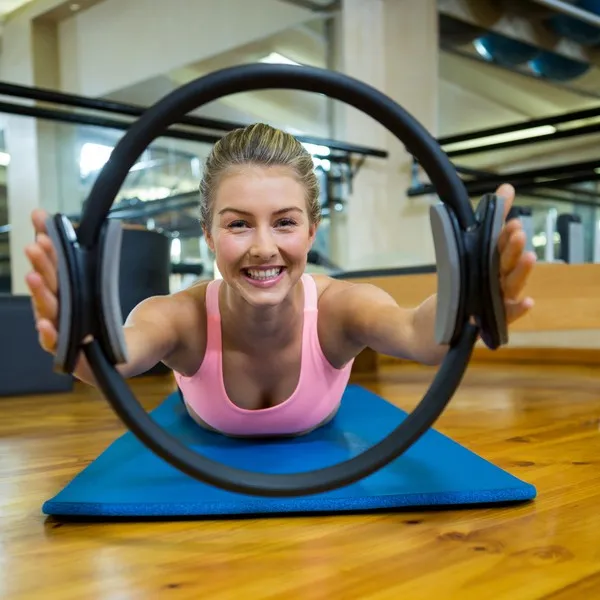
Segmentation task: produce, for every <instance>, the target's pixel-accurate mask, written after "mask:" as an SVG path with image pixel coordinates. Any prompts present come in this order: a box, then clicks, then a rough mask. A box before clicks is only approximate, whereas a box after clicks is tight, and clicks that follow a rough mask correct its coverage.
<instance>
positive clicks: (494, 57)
mask: <svg viewBox="0 0 600 600" xmlns="http://www.w3.org/2000/svg"><path fill="white" fill-rule="evenodd" d="M473 44H474V45H475V49H476V50H477V52H478V53H479V54H480V55H481V56H483V58H485V59H486V60H488V61H490V62H494V63H497V64H499V65H502V66H504V67H517V66H519V65H524V64H526V63H528V62H529V61H531V60H533V59H534V58H535V57H536V56H537V55H538V54H539V52H540V50H539V48H536V47H535V46H532V45H531V44H527V43H525V42H521V41H518V40H513V39H511V38H508V37H506V36H504V35H501V34H499V33H495V32H489V33H487V34H486V35H484V36H481V37H479V38H477V39H476V40H475V41H474V42H473Z"/></svg>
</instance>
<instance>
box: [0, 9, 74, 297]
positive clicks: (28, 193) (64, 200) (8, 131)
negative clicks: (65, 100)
mask: <svg viewBox="0 0 600 600" xmlns="http://www.w3.org/2000/svg"><path fill="white" fill-rule="evenodd" d="M2 48H3V57H2V79H3V80H5V81H10V82H12V83H18V84H22V85H27V86H39V87H44V88H50V89H52V88H54V89H57V88H59V87H60V86H59V83H60V81H59V69H58V39H57V28H56V25H55V24H54V23H51V22H44V21H39V20H36V21H34V20H31V19H30V18H27V17H25V16H24V17H22V18H20V17H16V18H14V19H12V20H10V21H8V22H7V23H6V24H5V26H4V33H3V40H2ZM19 102H21V100H19ZM30 104H34V103H33V102H30ZM5 123H6V125H5V140H6V150H7V152H8V154H9V155H10V164H9V166H8V169H7V201H8V219H9V223H10V224H11V232H10V245H9V248H10V261H11V279H12V293H13V294H28V293H29V290H28V288H27V286H26V284H25V275H26V273H27V272H28V271H29V270H30V268H31V267H30V265H29V262H28V260H27V258H26V256H25V254H24V248H25V246H26V245H27V244H29V243H31V241H32V240H33V239H34V232H33V227H32V225H31V219H30V215H31V211H32V210H33V209H34V208H38V207H42V208H44V209H46V210H48V211H49V212H56V211H62V212H72V211H77V210H78V209H79V207H80V205H81V199H80V198H79V195H78V194H79V188H78V176H79V174H78V163H77V156H76V149H75V145H74V139H75V131H76V127H75V126H73V125H68V124H62V123H55V122H50V121H44V120H41V119H36V118H32V117H22V116H11V115H8V116H7V117H6V119H5Z"/></svg>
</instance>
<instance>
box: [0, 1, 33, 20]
mask: <svg viewBox="0 0 600 600" xmlns="http://www.w3.org/2000/svg"><path fill="white" fill-rule="evenodd" d="M32 2H35V0H0V21H3V20H4V19H6V17H7V16H8V15H9V14H10V13H12V12H14V11H15V10H17V9H18V8H21V7H22V6H25V4H31V3H32Z"/></svg>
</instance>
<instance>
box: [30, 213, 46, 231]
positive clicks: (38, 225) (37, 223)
mask: <svg viewBox="0 0 600 600" xmlns="http://www.w3.org/2000/svg"><path fill="white" fill-rule="evenodd" d="M47 218H48V213H47V212H46V211H45V210H43V209H41V208H35V209H34V210H32V211H31V222H32V223H33V228H34V229H35V232H36V234H38V233H48V232H47V230H46V219H47Z"/></svg>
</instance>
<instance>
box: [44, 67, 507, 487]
mask: <svg viewBox="0 0 600 600" xmlns="http://www.w3.org/2000/svg"><path fill="white" fill-rule="evenodd" d="M265 89H292V90H300V91H310V92H313V93H321V94H324V95H326V96H329V97H330V98H332V99H337V100H340V101H342V102H345V103H347V104H349V105H351V106H353V107H355V108H357V109H358V110H361V111H362V112H364V113H365V114H367V115H369V116H371V117H372V118H373V119H375V120H376V121H377V122H379V123H380V124H381V125H383V126H384V127H386V128H387V129H388V130H389V131H390V132H391V133H392V134H393V135H395V136H396V137H397V138H398V140H399V141H400V142H401V143H403V144H404V145H405V146H406V148H407V149H408V151H409V152H410V153H411V154H412V155H413V156H414V157H415V159H416V160H417V161H418V162H419V164H420V165H421V166H422V167H423V169H424V170H425V172H426V173H427V174H428V175H429V177H430V180H431V182H432V184H433V185H434V187H435V189H436V190H437V192H438V194H439V196H440V199H441V200H442V204H440V205H437V206H433V207H432V208H431V212H430V216H431V222H432V228H433V232H434V240H435V250H436V256H437V261H438V310H437V322H436V338H437V340H438V342H440V343H445V344H448V345H449V346H450V349H449V351H448V353H447V355H446V357H445V359H444V362H443V363H442V365H441V367H440V369H439V370H438V372H437V374H436V376H435V378H434V380H433V382H432V384H431V386H430V388H429V390H428V391H427V393H426V394H425V396H424V398H423V399H422V401H421V403H420V404H419V406H418V407H417V408H416V409H415V410H414V411H413V412H412V413H411V414H410V415H409V416H408V417H407V418H406V419H405V420H404V421H403V422H402V423H400V424H399V425H398V426H397V427H396V429H394V430H393V431H391V432H390V433H389V435H388V436H387V437H386V438H385V439H383V440H381V441H380V442H378V443H377V444H375V445H374V446H373V447H371V448H368V449H365V450H364V452H363V453H362V454H360V455H358V456H355V457H353V458H351V459H349V460H347V461H344V462H341V463H339V464H335V465H329V466H327V467H323V468H319V469H316V470H313V471H302V472H297V473H285V474H271V473H260V472H254V471H246V470H244V469H240V468H237V467H233V466H226V465H224V464H222V463H220V462H219V461H218V460H214V459H210V458H207V457H205V456H202V455H200V454H198V453H195V452H194V451H193V450H191V449H190V448H188V447H186V446H185V445H184V444H182V443H181V442H180V441H178V440H177V439H176V438H175V437H173V436H172V435H170V434H168V433H167V432H166V431H164V430H163V429H162V428H161V427H160V426H159V425H158V424H157V423H156V422H155V421H154V420H153V419H152V418H151V417H150V416H149V415H148V414H147V413H146V412H145V411H144V409H143V408H142V407H141V406H140V404H139V403H138V402H137V400H136V398H135V396H134V395H133V394H132V392H131V390H130V389H129V387H128V386H127V384H126V382H125V381H124V380H123V378H122V377H121V376H120V374H119V373H118V371H117V370H116V368H115V365H116V364H117V363H120V362H122V361H125V360H126V356H125V353H126V352H125V345H124V341H123V336H122V327H121V316H120V314H119V306H118V278H117V275H116V273H117V270H116V269H115V265H116V264H118V257H119V248H120V239H121V229H120V225H119V222H118V221H115V220H112V219H107V214H108V211H109V209H110V207H111V204H112V202H113V199H114V198H115V197H116V196H117V192H118V191H119V189H120V186H121V185H122V183H123V181H124V180H125V178H126V176H127V174H128V172H129V170H130V169H131V167H132V166H133V165H134V163H135V161H136V159H137V158H138V157H139V156H140V154H141V153H142V152H143V151H144V150H145V148H146V147H147V146H148V144H149V143H151V142H152V141H153V140H154V139H155V138H156V137H157V136H160V135H161V133H162V132H164V131H165V129H166V128H167V127H169V125H171V124H172V123H174V122H177V121H178V120H179V119H181V118H182V117H184V116H185V115H186V114H187V113H189V112H190V111H192V110H195V109H197V108H198V107H199V106H202V105H204V104H206V103H208V102H212V101H215V100H218V99H219V98H222V97H223V96H227V95H229V94H235V93H240V92H244V91H253V90H265ZM503 205H504V203H503V199H502V198H499V197H496V196H495V195H486V196H485V197H484V198H483V199H482V200H481V202H479V204H478V206H477V210H476V211H474V210H473V208H472V205H471V203H470V200H469V196H468V194H467V191H466V189H465V186H464V183H463V182H462V180H461V179H460V177H459V176H458V174H457V173H456V170H455V169H454V167H453V166H452V163H451V162H450V161H449V159H448V158H447V156H446V155H445V154H444V153H443V152H442V150H441V149H440V147H439V145H438V143H437V141H436V140H435V139H434V138H433V137H432V136H431V135H430V134H429V133H428V132H427V130H426V129H425V128H424V127H422V126H421V124H420V123H418V122H417V121H416V120H415V119H414V118H413V117H412V116H411V115H410V114H409V113H407V112H406V111H405V110H404V109H403V108H402V107H400V106H399V105H398V104H397V103H396V102H394V101H393V100H392V99H391V98H389V97H388V96H386V95H384V94H382V93H381V92H379V91H378V90H376V89H375V88H373V87H371V86H369V85H367V84H365V83H363V82H360V81H358V80H356V79H353V78H351V77H349V76H347V75H344V74H342V73H339V72H335V71H328V70H325V69H319V68H314V67H308V66H297V65H280V64H265V63H256V64H247V65H241V66H236V67H229V68H225V69H222V70H219V71H215V72H213V73H210V74H208V75H206V76H203V77H201V78H199V79H196V80H194V81H191V82H190V83H188V84H186V85H184V86H182V87H180V88H178V89H176V90H175V91H173V92H171V93H170V94H168V95H167V96H165V97H164V98H163V99H162V100H160V101H158V102H157V103H156V104H154V105H153V106H151V107H150V108H149V109H148V110H146V112H145V113H144V114H143V115H142V116H141V117H140V118H139V119H138V120H137V121H136V122H135V123H133V125H132V126H131V127H130V128H129V130H128V131H127V133H126V134H125V135H124V136H123V137H122V138H121V140H120V141H119V143H118V144H117V145H116V147H115V148H114V150H113V152H112V153H111V156H110V159H109V161H108V162H107V163H106V164H105V166H104V167H103V169H102V171H101V172H100V173H99V176H98V178H97V179H96V182H95V184H94V186H93V188H92V190H91V193H90V195H89V197H88V199H87V200H86V202H85V206H84V210H83V214H82V218H81V221H80V223H79V227H78V228H77V231H75V230H74V228H73V227H72V226H71V224H70V222H69V220H68V219H67V218H66V217H65V216H64V215H61V214H60V213H58V214H56V215H53V216H51V217H49V219H48V222H47V227H48V232H49V234H50V235H51V237H52V239H53V241H54V245H55V247H56V248H57V254H58V270H59V303H60V314H59V331H60V338H59V340H58V344H57V352H56V356H55V359H56V360H55V364H56V368H57V369H61V370H63V371H66V372H72V371H73V369H74V365H75V360H76V357H77V355H78V353H79V352H80V351H81V350H82V351H83V352H84V354H85V356H86V358H87V360H88V363H89V365H90V367H91V369H92V371H93V373H94V376H95V378H96V381H97V383H98V386H99V388H100V389H101V391H102V393H103V394H104V395H105V397H106V398H107V399H108V401H109V402H110V404H111V405H112V407H113V409H114V410H115V412H116V413H117V414H118V415H119V417H120V418H121V419H122V420H123V422H124V423H125V425H126V426H127V427H128V428H129V429H130V430H131V431H132V432H133V433H134V434H135V435H136V436H137V437H138V438H139V439H140V440H141V441H142V442H143V443H144V444H145V445H147V446H148V447H149V448H150V449H151V450H152V451H154V452H155V453H156V454H158V455H159V456H161V457H162V458H163V459H165V460H166V461H168V462H169V463H171V464H172V465H173V466H175V467H177V468H178V469H180V470H181V471H183V472H185V473H187V474H188V475H190V476H192V477H195V478H197V479H199V480H201V481H203V482H205V483H209V484H211V485H215V486H218V487H221V488H223V489H225V490H228V491H230V492H238V493H243V494H252V495H263V496H300V495H309V494H316V493H319V492H326V491H328V490H333V489H335V488H339V487H342V486H347V485H349V484H351V483H353V482H356V481H358V480H359V479H363V478H364V477H366V476H367V475H370V474H372V473H374V472H375V471H377V470H378V469H381V468H382V467H384V466H385V465H387V464H388V463H390V462H391V461H392V460H394V459H395V458H397V457H398V456H400V455H401V454H402V453H403V452H405V451H406V450H407V449H408V448H409V447H410V446H412V444H414V442H416V441H417V440H418V439H419V438H420V437H421V436H422V435H423V434H424V433H425V432H426V431H427V430H428V429H429V428H430V427H431V425H432V424H433V423H434V422H435V420H436V419H437V417H438V416H439V415H440V414H441V413H442V411H443V410H444V407H445V406H446V405H447V403H448V402H449V401H450V398H451V397H452V396H453V394H454V392H455V391H456V389H457V387H458V385H459V384H460V381H461V379H462V376H463V374H464V372H465V370H466V368H467V364H468V362H469V359H470V356H471V352H472V349H473V346H474V345H475V342H476V340H477V336H478V334H480V335H481V337H482V339H483V340H484V341H485V343H486V344H487V345H488V346H489V347H490V348H494V349H495V348H497V347H499V346H500V345H501V344H504V343H506V341H507V326H506V318H505V313H504V303H503V301H502V297H501V288H500V277H499V255H498V249H497V240H498V236H499V233H500V230H501V227H502V224H503V220H504V215H503ZM471 317H473V320H474V322H473V323H471V322H470V319H471ZM88 334H91V336H93V339H92V341H86V342H85V343H84V341H83V340H84V339H85V338H86V337H87V336H88ZM365 411H366V412H365V415H369V414H370V412H371V411H370V408H369V407H365Z"/></svg>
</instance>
